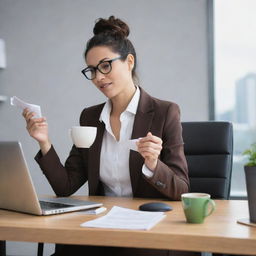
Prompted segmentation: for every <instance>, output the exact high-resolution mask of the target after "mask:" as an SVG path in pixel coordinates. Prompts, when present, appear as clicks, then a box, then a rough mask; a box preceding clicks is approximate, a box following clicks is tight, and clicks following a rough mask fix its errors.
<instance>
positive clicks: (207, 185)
mask: <svg viewBox="0 0 256 256" xmlns="http://www.w3.org/2000/svg"><path fill="white" fill-rule="evenodd" d="M182 128H183V140H184V143H185V144H184V150H185V155H186V159H187V162H188V169H189V179H190V191H191V192H204V193H208V194H211V197H212V198H216V199H217V198H218V199H228V198H229V194H230V183H231V173H232V159H233V127H232V124H231V123H229V122H217V121H216V122H215V121H207V122H182Z"/></svg>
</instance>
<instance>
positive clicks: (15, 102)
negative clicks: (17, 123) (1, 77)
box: [10, 96, 42, 118]
mask: <svg viewBox="0 0 256 256" xmlns="http://www.w3.org/2000/svg"><path fill="white" fill-rule="evenodd" d="M10 103H11V105H12V106H15V107H19V108H21V109H22V110H24V109H25V108H28V109H29V110H30V111H31V112H35V113H36V115H35V116H34V118H40V117H42V113H41V107H40V106H38V105H34V104H30V103H27V102H25V101H23V100H21V99H19V98H18V97H16V96H13V97H11V99H10Z"/></svg>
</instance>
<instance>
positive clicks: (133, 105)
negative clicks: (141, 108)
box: [99, 86, 140, 124]
mask: <svg viewBox="0 0 256 256" xmlns="http://www.w3.org/2000/svg"><path fill="white" fill-rule="evenodd" d="M139 100H140V89H139V87H138V86H137V87H136V91H135V94H134V95H133V97H132V99H131V101H130V103H129V104H128V106H127V108H126V110H125V111H124V112H126V111H127V112H130V113H132V114H134V115H135V114H136V112H137V108H138V105H139ZM111 109H112V104H111V101H110V100H108V101H107V102H106V104H105V105H104V107H103V109H102V111H101V115H100V118H99V120H100V121H101V122H102V121H103V122H104V123H105V124H106V123H107V120H109V117H110V113H111Z"/></svg>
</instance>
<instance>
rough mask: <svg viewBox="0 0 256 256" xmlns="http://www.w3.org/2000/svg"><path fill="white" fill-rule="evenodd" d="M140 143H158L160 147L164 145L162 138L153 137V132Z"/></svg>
mask: <svg viewBox="0 0 256 256" xmlns="http://www.w3.org/2000/svg"><path fill="white" fill-rule="evenodd" d="M139 142H140V143H146V142H152V143H156V144H159V145H162V143H163V141H162V140H161V138H159V137H157V136H154V135H152V133H151V132H148V133H147V136H146V137H144V138H141V139H139Z"/></svg>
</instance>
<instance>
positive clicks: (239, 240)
mask: <svg viewBox="0 0 256 256" xmlns="http://www.w3.org/2000/svg"><path fill="white" fill-rule="evenodd" d="M76 198H80V199H88V197H76ZM89 199H90V200H92V201H97V202H102V203H103V204H104V206H106V207H107V208H108V210H109V209H111V207H112V206H113V205H118V206H122V207H127V208H131V209H138V206H139V205H140V204H142V203H145V202H149V201H152V200H142V199H130V198H111V197H90V198H89ZM215 202H216V205H217V209H216V211H215V212H214V213H213V214H212V215H211V216H209V217H208V218H206V220H205V223H203V224H187V223H186V222H185V217H184V214H183V210H182V205H181V202H170V201H168V202H166V203H168V204H170V205H171V206H172V207H173V211H171V212H167V213H166V215H167V217H165V218H164V219H163V220H162V221H161V222H160V223H158V224H157V225H156V226H155V227H153V228H152V229H151V230H149V231H130V230H117V229H93V228H82V227H80V224H81V223H83V222H85V221H88V220H91V219H94V218H97V217H98V216H103V215H104V214H105V213H106V212H105V213H102V214H100V215H94V216H90V215H84V214H83V213H80V212H73V213H65V214H59V215H53V216H47V217H43V216H33V215H29V214H22V213H16V212H11V211H5V210H0V240H11V241H30V242H47V243H66V244H86V245H103V246H125V247H138V248H139V247H141V248H156V249H170V250H171V249H173V250H188V251H205V252H220V253H234V254H251V255H253V254H256V228H255V227H249V226H246V225H241V224H238V223H237V220H238V219H241V218H246V217H248V206H247V201H238V200H235V201H234V200H231V201H227V200H215Z"/></svg>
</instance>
